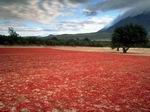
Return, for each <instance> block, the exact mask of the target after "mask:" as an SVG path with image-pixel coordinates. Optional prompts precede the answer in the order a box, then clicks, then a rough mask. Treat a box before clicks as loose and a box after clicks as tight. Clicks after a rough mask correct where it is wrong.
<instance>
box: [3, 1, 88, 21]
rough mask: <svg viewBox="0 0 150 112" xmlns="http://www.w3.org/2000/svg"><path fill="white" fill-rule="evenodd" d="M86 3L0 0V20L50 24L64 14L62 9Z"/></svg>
mask: <svg viewBox="0 0 150 112" xmlns="http://www.w3.org/2000/svg"><path fill="white" fill-rule="evenodd" d="M88 1H89V0H0V12H1V13H0V19H21V20H33V21H38V22H42V23H50V22H51V21H53V20H55V18H56V17H58V16H60V15H62V14H63V13H64V12H63V10H64V8H77V7H78V6H79V5H80V4H82V3H85V2H88ZM64 15H65V14H64Z"/></svg>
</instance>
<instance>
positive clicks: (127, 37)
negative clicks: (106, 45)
mask: <svg viewBox="0 0 150 112" xmlns="http://www.w3.org/2000/svg"><path fill="white" fill-rule="evenodd" d="M147 42H148V38H147V32H146V30H145V29H144V28H143V27H142V26H140V25H133V24H129V25H125V26H121V27H118V28H116V29H115V30H114V32H113V34H112V49H114V48H117V49H119V48H122V49H123V53H126V52H127V51H128V49H129V48H130V47H139V46H143V45H145V44H146V43H147Z"/></svg>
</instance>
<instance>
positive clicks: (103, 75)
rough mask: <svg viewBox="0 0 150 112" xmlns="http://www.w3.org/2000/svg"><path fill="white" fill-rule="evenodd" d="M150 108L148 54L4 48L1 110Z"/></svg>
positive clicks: (136, 111)
mask: <svg viewBox="0 0 150 112" xmlns="http://www.w3.org/2000/svg"><path fill="white" fill-rule="evenodd" d="M119 111H120V112H150V56H134V55H123V54H112V53H100V52H97V53H96V52H81V51H80V52H79V51H65V50H56V49H50V48H0V112H119Z"/></svg>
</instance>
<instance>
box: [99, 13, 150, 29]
mask: <svg viewBox="0 0 150 112" xmlns="http://www.w3.org/2000/svg"><path fill="white" fill-rule="evenodd" d="M129 23H133V24H139V25H142V26H143V27H144V28H145V29H146V30H147V32H150V13H143V14H140V15H137V16H134V17H127V18H125V19H122V20H120V21H119V22H117V23H116V24H114V25H112V26H111V27H109V28H107V29H105V30H100V31H99V32H101V31H105V32H112V31H113V30H114V29H115V28H117V27H119V26H122V25H126V24H129Z"/></svg>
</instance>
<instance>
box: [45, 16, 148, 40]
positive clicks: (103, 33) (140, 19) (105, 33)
mask: <svg viewBox="0 0 150 112" xmlns="http://www.w3.org/2000/svg"><path fill="white" fill-rule="evenodd" d="M129 23H133V24H139V25H142V26H143V27H144V28H145V29H146V30H147V32H148V33H149V34H150V13H143V14H140V15H136V16H133V17H127V18H124V19H122V20H120V21H118V22H116V23H115V24H113V25H112V26H110V27H108V28H105V29H102V30H100V31H98V32H94V33H83V34H62V35H55V37H57V38H62V39H76V38H79V39H83V38H89V39H91V40H101V41H109V40H110V39H111V34H112V32H113V30H114V29H115V28H117V27H119V26H122V25H126V24H129ZM51 37H53V36H52V35H50V36H48V38H51Z"/></svg>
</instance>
